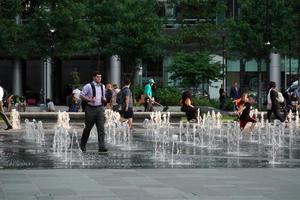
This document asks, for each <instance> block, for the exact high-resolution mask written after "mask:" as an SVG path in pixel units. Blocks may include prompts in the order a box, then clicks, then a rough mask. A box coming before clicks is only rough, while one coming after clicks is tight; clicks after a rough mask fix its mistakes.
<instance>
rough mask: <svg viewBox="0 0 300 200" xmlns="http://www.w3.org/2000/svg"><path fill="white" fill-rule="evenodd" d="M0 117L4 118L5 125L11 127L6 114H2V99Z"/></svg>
mask: <svg viewBox="0 0 300 200" xmlns="http://www.w3.org/2000/svg"><path fill="white" fill-rule="evenodd" d="M0 117H1V118H2V119H3V120H4V122H5V124H6V126H7V127H12V125H11V123H10V122H9V120H8V118H7V116H6V115H5V114H4V109H3V102H2V101H0Z"/></svg>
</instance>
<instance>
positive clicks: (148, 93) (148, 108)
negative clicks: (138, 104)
mask: <svg viewBox="0 0 300 200" xmlns="http://www.w3.org/2000/svg"><path fill="white" fill-rule="evenodd" d="M154 83H155V82H154V80H153V79H149V82H148V84H147V85H145V89H144V95H145V104H144V106H145V112H152V111H153V110H154V109H153V106H152V103H153V102H154V98H153V96H152V85H153V84H154Z"/></svg>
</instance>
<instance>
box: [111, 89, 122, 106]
mask: <svg viewBox="0 0 300 200" xmlns="http://www.w3.org/2000/svg"><path fill="white" fill-rule="evenodd" d="M112 91H113V94H112V98H111V103H112V110H113V111H117V112H119V105H118V103H117V95H118V93H119V92H120V89H119V88H118V85H117V84H113V90H112Z"/></svg>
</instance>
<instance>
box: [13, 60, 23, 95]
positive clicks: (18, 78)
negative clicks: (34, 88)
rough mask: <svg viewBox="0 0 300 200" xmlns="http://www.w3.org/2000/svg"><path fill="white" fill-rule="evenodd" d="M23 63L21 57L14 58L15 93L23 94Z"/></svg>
mask: <svg viewBox="0 0 300 200" xmlns="http://www.w3.org/2000/svg"><path fill="white" fill-rule="evenodd" d="M22 93H23V89H22V64H21V59H19V58H14V63H13V94H15V95H19V96H20V95H22Z"/></svg>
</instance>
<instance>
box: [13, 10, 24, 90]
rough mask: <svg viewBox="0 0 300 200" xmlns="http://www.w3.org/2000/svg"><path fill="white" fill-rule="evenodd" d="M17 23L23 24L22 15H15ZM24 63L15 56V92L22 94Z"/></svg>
mask: <svg viewBox="0 0 300 200" xmlns="http://www.w3.org/2000/svg"><path fill="white" fill-rule="evenodd" d="M15 21H16V24H17V25H19V24H21V16H20V15H17V16H16V17H15ZM22 92H23V90H22V64H21V59H19V58H16V57H15V58H14V61H13V94H15V95H22Z"/></svg>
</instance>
